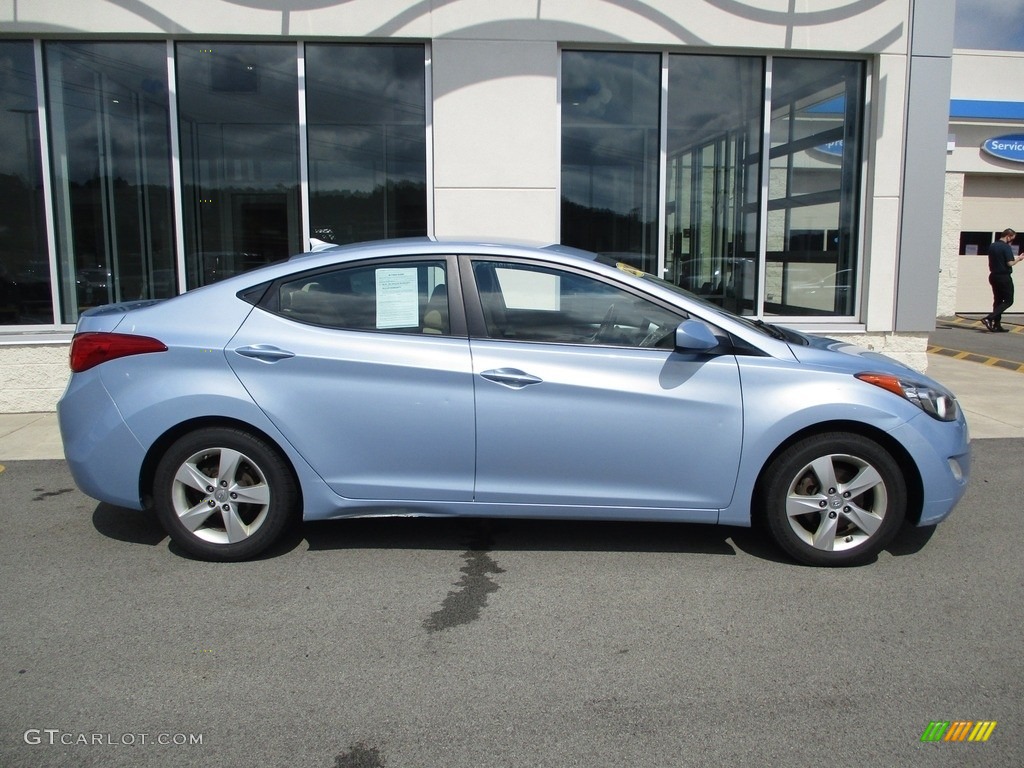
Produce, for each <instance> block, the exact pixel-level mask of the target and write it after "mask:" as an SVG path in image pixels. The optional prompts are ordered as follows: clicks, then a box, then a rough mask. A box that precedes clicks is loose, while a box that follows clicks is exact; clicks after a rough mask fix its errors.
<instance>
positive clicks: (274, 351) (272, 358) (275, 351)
mask: <svg viewBox="0 0 1024 768" xmlns="http://www.w3.org/2000/svg"><path fill="white" fill-rule="evenodd" d="M235 354H238V355H241V356H242V357H253V358H255V359H257V360H260V361H262V362H264V363H276V362H277V361H278V360H287V359H288V358H289V357H295V353H294V352H289V351H288V350H287V349H281V348H280V347H275V346H273V345H272V344H253V345H252V346H251V347H239V348H238V349H236V350H235Z"/></svg>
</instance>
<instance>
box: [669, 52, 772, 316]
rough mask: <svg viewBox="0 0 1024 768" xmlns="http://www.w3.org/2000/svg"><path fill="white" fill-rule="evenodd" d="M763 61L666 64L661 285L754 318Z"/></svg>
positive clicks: (676, 60)
mask: <svg viewBox="0 0 1024 768" xmlns="http://www.w3.org/2000/svg"><path fill="white" fill-rule="evenodd" d="M763 83H764V60H763V59H761V58H757V57H741V56H691V55H673V56H670V57H669V69H668V135H667V142H668V151H667V154H668V166H667V176H668V184H667V189H666V211H665V227H666V238H665V247H666V253H665V278H666V279H667V280H669V281H671V282H673V283H675V284H676V285H680V286H682V287H683V288H686V289H687V290H689V291H692V292H693V293H697V294H699V295H701V296H704V297H705V298H707V299H708V300H710V301H714V302H716V303H718V304H720V305H722V306H724V307H726V308H728V309H730V310H732V311H733V312H736V313H739V314H752V313H753V312H754V311H755V310H756V293H755V285H756V282H757V271H758V240H757V231H758V229H757V223H758V219H759V202H760V183H759V179H758V168H759V158H760V154H761V135H762V128H761V115H762V110H763V107H764V99H763V96H762V88H763Z"/></svg>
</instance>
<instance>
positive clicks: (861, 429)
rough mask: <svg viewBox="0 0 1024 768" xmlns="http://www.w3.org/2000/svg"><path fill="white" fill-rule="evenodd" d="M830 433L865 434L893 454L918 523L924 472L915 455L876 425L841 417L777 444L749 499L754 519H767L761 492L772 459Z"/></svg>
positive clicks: (909, 517) (909, 518) (913, 519)
mask: <svg viewBox="0 0 1024 768" xmlns="http://www.w3.org/2000/svg"><path fill="white" fill-rule="evenodd" d="M829 432H849V433H853V434H856V435H860V436H861V437H865V438H867V439H869V440H873V441H874V442H876V443H878V444H879V445H880V446H881V447H882V448H883V449H885V450H886V451H887V452H888V453H889V455H890V456H892V458H893V460H894V461H895V462H896V464H897V465H899V468H900V471H901V472H902V473H903V477H904V479H905V482H906V486H907V514H906V521H907V522H908V523H911V524H913V525H916V524H917V523H918V521H919V520H920V519H921V509H922V506H923V504H924V486H923V484H922V480H921V474H920V472H919V471H918V469H917V464H916V463H915V462H914V460H913V458H911V456H910V453H909V452H908V451H907V449H906V448H904V447H903V445H902V444H901V443H900V442H899V441H898V440H896V439H895V438H894V437H892V435H890V434H888V433H887V432H885V431H883V430H881V429H878V428H877V427H873V426H871V425H870V424H864V423H863V422H858V421H842V420H839V421H829V422H821V423H818V424H813V425H811V426H808V427H805V428H804V429H801V430H799V431H797V432H794V433H793V434H792V435H790V436H789V437H788V438H787V439H786V440H784V441H783V442H782V443H780V444H779V445H778V446H776V448H775V450H774V451H772V453H771V454H770V455H769V456H768V457H766V458H765V460H764V462H763V463H762V465H761V469H760V470H759V471H758V474H757V480H756V482H755V483H754V488H753V495H752V496H751V500H750V514H751V518H752V522H755V523H760V522H763V520H764V514H765V509H764V493H762V490H763V486H764V483H765V480H766V475H767V471H768V468H769V467H770V466H771V465H772V462H774V461H775V459H776V457H777V456H779V454H781V453H782V452H783V451H785V450H787V449H788V448H789V447H790V446H792V445H794V444H795V443H798V442H799V441H801V440H804V439H806V438H808V437H814V436H815V435H822V434H826V433H829Z"/></svg>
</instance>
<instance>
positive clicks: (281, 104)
mask: <svg viewBox="0 0 1024 768" xmlns="http://www.w3.org/2000/svg"><path fill="white" fill-rule="evenodd" d="M176 62H177V83H178V124H179V135H180V141H181V175H182V185H183V190H184V201H185V202H184V211H183V217H184V227H185V262H186V285H187V287H188V288H195V287H196V286H199V285H206V284H207V283H211V282H214V281H216V280H220V279H222V278H224V277H228V276H229V275H234V274H237V273H239V272H243V271H245V270H247V269H250V268H252V267H256V266H260V265H263V264H268V263H270V262H272V261H276V260H278V259H283V258H286V257H288V256H290V255H291V254H293V253H298V252H300V251H302V250H304V246H303V242H302V237H301V232H302V224H301V220H302V217H301V213H300V210H301V205H300V200H299V106H298V104H299V101H298V56H297V53H296V47H295V45H294V44H289V43H178V45H177V46H176Z"/></svg>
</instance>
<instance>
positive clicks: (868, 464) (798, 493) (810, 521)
mask: <svg viewBox="0 0 1024 768" xmlns="http://www.w3.org/2000/svg"><path fill="white" fill-rule="evenodd" d="M763 477H764V482H763V483H761V484H760V486H759V488H760V489H761V492H762V493H763V498H762V499H761V500H760V501H761V502H762V503H763V509H764V515H765V522H766V523H767V525H768V529H769V531H770V532H771V535H772V538H774V539H775V541H776V543H777V544H778V545H779V546H780V547H781V548H782V549H783V550H785V551H786V552H787V553H789V554H790V555H791V556H793V557H794V558H796V559H797V560H799V561H801V562H804V563H808V564H810V565H859V564H861V563H863V562H865V561H867V560H869V559H870V558H872V557H874V556H875V555H876V554H878V552H879V551H880V550H881V549H882V548H883V547H884V546H885V545H886V544H888V543H889V542H890V541H891V540H892V537H893V536H894V535H895V534H896V532H897V531H898V530H899V528H900V526H901V525H902V523H903V519H904V517H905V516H906V509H907V486H906V482H905V480H904V478H903V473H902V471H901V470H900V467H899V465H898V464H897V463H896V461H895V459H893V457H892V455H891V454H890V453H889V452H888V451H887V450H885V448H883V447H882V446H881V445H879V444H878V443H876V442H875V441H874V440H871V439H869V438H866V437H864V436H862V435H857V434H849V433H828V434H821V435H814V436H812V437H808V438H806V439H804V440H801V441H799V442H797V443H795V444H794V445H792V446H790V447H789V448H787V449H786V450H785V451H783V452H782V453H780V454H779V455H778V456H777V457H776V458H775V459H774V460H773V461H772V462H771V464H770V465H769V466H768V467H767V468H766V470H765V473H764V475H763Z"/></svg>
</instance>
